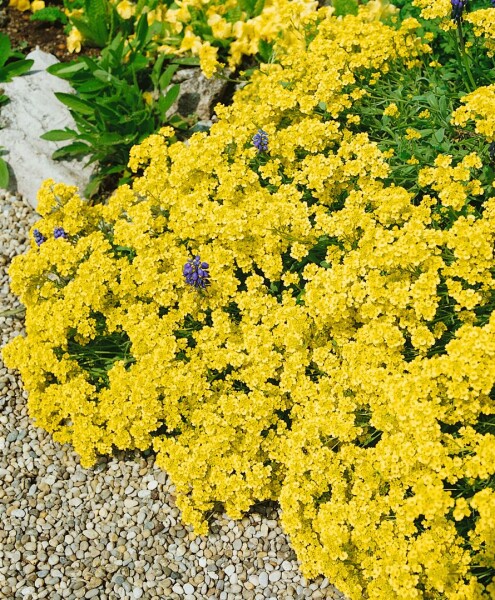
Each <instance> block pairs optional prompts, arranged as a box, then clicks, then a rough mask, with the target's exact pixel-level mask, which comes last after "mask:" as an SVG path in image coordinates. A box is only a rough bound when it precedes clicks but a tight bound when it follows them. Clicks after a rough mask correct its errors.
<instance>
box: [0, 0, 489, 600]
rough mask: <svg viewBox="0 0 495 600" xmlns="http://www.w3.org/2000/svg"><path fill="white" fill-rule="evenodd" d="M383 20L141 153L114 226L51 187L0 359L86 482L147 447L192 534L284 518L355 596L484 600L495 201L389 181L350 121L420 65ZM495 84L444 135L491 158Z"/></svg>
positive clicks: (346, 32)
mask: <svg viewBox="0 0 495 600" xmlns="http://www.w3.org/2000/svg"><path fill="white" fill-rule="evenodd" d="M309 4H310V3H304V6H306V7H309ZM266 6H267V10H269V9H270V8H272V9H273V10H275V8H274V7H277V6H280V4H279V3H275V2H274V3H272V4H269V3H267V4H266ZM433 9H434V12H435V13H439V14H442V11H443V10H444V9H445V6H444V4H443V3H442V2H437V4H435V5H434V6H432V10H433ZM178 10H180V8H179V9H178ZM174 11H175V13H174V17H173V18H174V19H177V18H178V17H177V14H176V9H174ZM375 12H376V6H371V7H368V8H363V9H361V11H360V12H359V13H358V15H357V16H354V15H347V16H345V17H339V18H336V17H334V16H332V10H329V9H327V8H325V9H322V10H321V11H319V12H318V13H316V17H315V15H314V14H313V13H308V15H307V17H306V20H304V21H303V22H304V25H305V26H304V28H303V29H302V30H299V29H297V28H295V29H294V30H291V31H290V32H289V33H288V37H287V38H284V39H282V40H280V43H279V44H277V45H276V47H275V50H276V53H277V57H278V59H277V62H274V63H270V64H266V65H262V66H261V68H260V70H259V71H257V72H255V74H254V75H253V77H252V79H251V80H250V82H249V84H248V85H246V86H244V87H243V88H242V89H240V90H238V91H237V92H236V94H235V96H234V100H233V103H232V105H230V106H228V107H227V106H219V107H217V114H218V121H217V122H216V123H215V124H213V126H212V127H211V129H210V131H209V132H207V133H205V132H199V133H195V134H194V135H193V136H192V137H191V138H190V139H189V141H188V144H184V143H182V142H174V141H173V129H172V128H169V127H167V128H163V129H162V130H160V131H159V132H158V133H156V134H154V135H152V136H150V137H149V138H148V139H147V140H145V141H144V142H143V143H142V144H140V145H139V146H136V147H134V148H133V149H132V152H131V157H130V162H129V167H130V168H131V169H132V170H133V171H134V172H135V175H136V176H135V179H134V180H133V182H132V185H122V186H120V187H119V188H118V189H117V190H116V191H115V192H114V193H113V195H112V196H111V197H110V199H109V200H108V202H107V203H106V204H102V205H95V206H92V205H90V204H89V203H87V202H86V201H85V200H84V199H82V198H81V197H80V196H79V195H78V193H77V190H76V189H75V188H73V187H70V186H65V185H63V184H58V183H55V182H53V181H46V182H45V183H44V185H43V187H42V188H41V190H40V192H39V206H38V210H39V212H40V215H41V217H42V218H41V220H40V221H39V222H38V223H37V224H36V228H37V230H38V233H37V237H36V238H33V242H32V247H31V249H30V250H29V252H28V253H27V254H25V255H23V256H19V257H16V258H15V259H14V261H13V263H12V266H11V269H10V275H11V278H12V289H13V290H14V292H15V293H17V294H18V295H19V297H20V300H21V301H22V303H23V304H24V305H25V306H26V331H27V335H26V336H25V337H21V336H19V337H17V338H15V339H14V340H13V341H12V342H11V343H10V344H9V345H8V346H7V347H6V348H5V349H4V351H3V356H4V359H5V361H6V363H7V365H9V366H10V367H12V368H16V369H18V370H19V371H20V372H21V375H22V378H23V382H24V385H25V387H26V389H27V390H28V392H29V401H28V402H29V411H30V414H31V416H32V417H33V418H34V420H35V422H36V424H37V425H38V426H40V427H43V428H44V429H46V430H47V431H49V432H51V433H52V434H53V436H54V438H55V439H56V440H58V441H60V442H68V443H71V444H72V445H73V446H74V448H75V450H76V451H77V452H78V453H79V454H80V456H81V462H82V464H83V465H84V466H87V467H89V466H91V465H92V464H94V462H95V461H96V459H97V457H98V455H100V454H106V453H110V452H111V451H112V449H114V448H118V449H140V450H145V449H149V448H152V449H154V450H155V452H156V453H157V464H158V465H159V466H161V467H162V468H163V469H165V470H166V471H167V472H168V473H169V475H170V476H171V478H172V480H173V482H174V484H175V486H176V489H177V504H178V506H179V507H180V508H181V510H182V516H183V518H184V519H185V520H186V521H187V522H188V523H190V524H192V525H193V527H194V529H195V531H196V533H198V534H206V533H207V530H208V528H207V522H206V519H205V512H206V511H208V510H210V509H212V508H214V507H216V506H217V504H218V503H222V505H223V506H224V507H225V509H226V511H227V513H228V514H229V515H230V516H231V517H232V518H240V517H241V516H242V513H243V512H244V511H246V510H248V509H249V508H250V507H251V506H252V505H253V504H254V503H256V502H258V501H263V500H278V501H279V502H280V505H281V509H282V524H283V526H284V529H285V531H286V532H287V534H288V535H289V536H290V540H291V544H292V545H293V547H294V549H295V551H296V553H297V557H298V560H299V561H300V563H301V569H302V572H303V573H304V575H305V576H306V577H308V578H311V577H315V576H317V575H319V574H324V575H325V576H326V577H328V579H329V580H330V581H332V583H334V584H335V585H336V586H337V587H338V588H339V589H340V590H341V591H342V592H344V593H345V594H346V595H347V596H349V597H350V598H351V599H353V600H354V599H355V600H361V599H363V598H370V599H377V600H385V599H386V600H389V599H395V598H399V599H402V598H403V599H406V598H407V599H409V598H417V599H418V600H419V599H422V598H446V599H447V600H483V599H488V598H490V597H491V595H492V592H493V585H492V586H491V587H490V586H489V585H487V586H486V587H485V585H484V584H483V583H481V582H480V581H478V579H477V578H476V576H475V573H476V569H478V568H479V567H480V566H483V567H484V568H487V569H493V568H494V567H495V559H494V537H493V522H494V518H495V517H494V515H495V494H494V492H493V486H491V484H490V485H488V483H489V482H492V481H493V478H494V477H495V443H494V442H495V438H494V432H493V430H492V431H489V426H490V423H492V421H490V419H492V417H493V414H495V404H494V398H493V389H494V385H495V313H494V312H493V305H494V290H495V283H494V276H495V258H494V248H495V199H494V198H490V197H486V196H487V194H486V193H485V190H484V189H482V186H481V183H480V179H478V177H479V170H480V169H481V168H482V166H483V165H482V161H481V158H480V156H479V155H478V153H476V152H474V151H473V152H471V153H468V154H466V155H465V156H464V157H463V158H462V159H459V160H457V159H454V157H453V156H451V155H450V154H448V153H446V152H444V153H440V152H439V153H438V155H437V157H436V159H435V160H434V161H432V163H431V164H430V165H429V166H427V167H424V168H422V169H421V170H420V171H419V175H418V177H417V181H415V184H417V188H418V189H419V190H420V191H421V193H420V194H416V195H415V194H413V193H412V192H411V191H409V190H408V189H406V188H405V187H403V186H401V185H398V184H394V183H391V179H390V175H391V169H392V167H391V164H389V159H391V158H392V157H393V153H391V152H385V151H382V150H381V149H380V147H379V145H378V143H377V142H375V141H373V139H372V138H371V137H370V136H369V135H368V133H367V132H366V131H361V130H359V126H360V124H359V123H358V122H357V120H356V119H348V118H347V115H349V114H350V113H349V111H351V110H352V109H353V107H354V104H355V103H356V102H357V101H358V100H359V98H362V97H364V95H365V93H366V92H365V90H364V89H363V88H364V84H365V83H366V84H370V82H373V81H375V82H376V81H379V80H380V79H381V78H385V77H387V74H388V72H389V71H390V69H391V66H390V65H392V64H393V65H395V66H394V68H396V67H397V65H402V66H403V67H404V68H407V69H409V68H411V65H415V64H417V62H416V61H418V60H420V59H421V60H426V61H428V60H429V53H430V47H429V45H428V44H427V43H426V42H425V40H424V39H423V38H421V36H420V23H419V22H418V21H417V20H416V19H412V18H409V19H406V20H405V21H404V22H403V23H402V24H401V25H396V26H393V27H392V26H389V25H385V24H383V23H381V22H380V21H379V20H377V19H376V18H374V16H373V15H374V14H375ZM214 14H215V11H211V12H210V16H209V20H210V24H211V26H212V27H217V28H218V29H219V30H221V31H226V30H227V29H228V27H227V26H226V25H225V23H223V21H222V12H221V10H220V9H219V12H218V14H219V15H220V17H221V18H215V17H214ZM281 14H285V13H284V12H283V11H282V12H281ZM259 17H260V18H259V19H258V21H256V24H255V25H253V24H248V23H244V24H243V25H242V27H236V25H235V24H234V26H233V31H234V34H235V35H236V36H237V38H236V39H237V41H238V42H239V43H238V45H237V46H233V47H234V50H233V54H232V60H233V61H234V62H235V61H236V60H237V56H238V55H237V52H239V55H240V53H241V52H243V53H245V52H249V51H250V48H251V46H250V43H251V41H252V40H254V39H255V38H254V33H253V32H254V31H255V30H257V28H258V27H259V28H260V30H262V29H263V27H266V28H268V21H266V23H265V21H264V18H265V17H264V16H263V15H262V14H261V15H259ZM187 27H188V26H187V25H186V32H185V34H184V40H187V41H186V42H185V43H186V45H190V49H194V48H196V46H195V44H196V43H198V44H202V42H200V41H198V39H197V38H196V37H194V36H195V34H194V32H193V31H192V30H189V29H187ZM308 32H309V33H308ZM225 34H226V35H227V33H225ZM306 34H308V35H306ZM253 47H254V46H253ZM201 49H203V50H201ZM197 51H198V53H200V52H201V51H202V52H203V54H204V59H205V60H207V61H208V65H209V68H211V69H212V70H213V69H214V61H213V59H212V56H213V52H212V50H211V48H210V47H206V50H205V49H204V45H202V46H201V47H198V48H197ZM213 58H214V57H213ZM491 87H492V86H488V87H487V88H481V89H480V90H478V91H477V92H473V93H472V94H470V95H469V96H467V97H465V98H464V99H463V100H462V109H459V110H458V112H457V113H455V115H454V119H456V120H457V122H458V124H459V126H464V125H465V124H466V123H467V122H468V121H469V120H473V121H474V123H475V126H476V127H479V128H483V129H482V130H483V132H484V134H485V135H487V137H488V139H492V138H491V136H492V135H493V132H492V130H491V128H490V127H491V121H490V118H491V117H490V114H489V107H488V105H487V104H486V103H484V102H483V100H486V99H487V98H488V99H491V95H492V94H493V91H492V89H491ZM385 110H386V111H388V112H387V114H389V116H393V115H394V114H395V112H396V111H395V109H394V108H393V107H392V105H391V104H389V105H388V108H386V109H385ZM380 111H381V112H383V109H380ZM351 114H352V113H351ZM425 118H426V117H425ZM418 135H419V136H421V134H419V133H418V132H417V131H416V130H413V129H411V130H410V133H409V134H408V136H409V138H410V139H415V138H418ZM256 136H258V137H257V138H256ZM255 140H256V143H255ZM411 167H413V165H411ZM473 202H476V203H478V205H479V204H482V208H483V209H482V210H477V211H472V210H471V211H470V210H467V208H466V206H467V205H468V204H470V203H473ZM445 213H448V214H449V215H450V216H451V220H450V222H449V226H448V227H440V226H439V225H438V222H439V219H441V218H442V215H444V214H445ZM60 228H62V231H63V233H64V235H58V236H55V235H54V231H55V230H57V231H59V232H60ZM33 233H34V232H33ZM40 236H41V237H40ZM36 239H37V240H38V241H36ZM196 257H197V259H196ZM194 261H196V262H194ZM192 265H196V266H194V267H193V266H192ZM191 273H192V275H191ZM185 275H187V276H188V277H189V279H188V277H185ZM193 275H194V277H195V278H193ZM194 282H196V284H197V285H193V284H194ZM201 283H202V284H203V285H199V284H201ZM469 486H471V487H469ZM466 488H469V489H470V490H474V491H472V493H471V494H470V496H467V495H466V494H464V493H463V490H465V489H466ZM472 515H475V516H476V519H475V520H474V521H473V523H472V525H470V526H467V525H466V520H467V519H468V518H469V517H470V516H472Z"/></svg>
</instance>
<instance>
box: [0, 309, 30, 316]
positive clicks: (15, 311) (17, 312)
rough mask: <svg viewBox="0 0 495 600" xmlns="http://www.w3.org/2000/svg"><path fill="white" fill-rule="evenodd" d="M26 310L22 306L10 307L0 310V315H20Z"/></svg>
mask: <svg viewBox="0 0 495 600" xmlns="http://www.w3.org/2000/svg"><path fill="white" fill-rule="evenodd" d="M24 312H26V309H25V308H24V306H20V307H19V308H12V309H11V310H4V311H3V312H0V317H14V316H15V315H21V314H22V313H24Z"/></svg>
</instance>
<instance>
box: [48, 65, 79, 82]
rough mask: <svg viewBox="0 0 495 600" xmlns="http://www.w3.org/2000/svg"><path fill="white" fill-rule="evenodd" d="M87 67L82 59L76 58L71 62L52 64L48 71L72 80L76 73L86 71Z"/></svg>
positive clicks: (61, 77)
mask: <svg viewBox="0 0 495 600" xmlns="http://www.w3.org/2000/svg"><path fill="white" fill-rule="evenodd" d="M85 68H86V67H85V65H84V63H82V62H81V61H80V60H74V61H71V62H69V63H56V64H55V65H51V66H49V67H48V68H47V73H50V75H55V76H56V77H60V79H68V80H71V79H72V78H73V77H74V75H75V74H76V73H79V72H80V71H84V69H85Z"/></svg>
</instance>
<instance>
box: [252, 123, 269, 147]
mask: <svg viewBox="0 0 495 600" xmlns="http://www.w3.org/2000/svg"><path fill="white" fill-rule="evenodd" d="M253 146H254V147H255V148H256V150H258V152H266V151H267V150H268V134H267V133H266V131H263V129H258V133H256V134H255V135H254V136H253Z"/></svg>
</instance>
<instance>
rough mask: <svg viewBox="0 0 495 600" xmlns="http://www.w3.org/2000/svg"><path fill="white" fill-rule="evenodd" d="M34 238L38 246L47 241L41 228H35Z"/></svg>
mask: <svg viewBox="0 0 495 600" xmlns="http://www.w3.org/2000/svg"><path fill="white" fill-rule="evenodd" d="M33 238H34V241H35V242H36V245H37V246H41V244H42V243H43V242H46V237H45V236H44V235H43V234H42V233H41V231H40V230H39V229H35V230H34V231H33Z"/></svg>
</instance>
